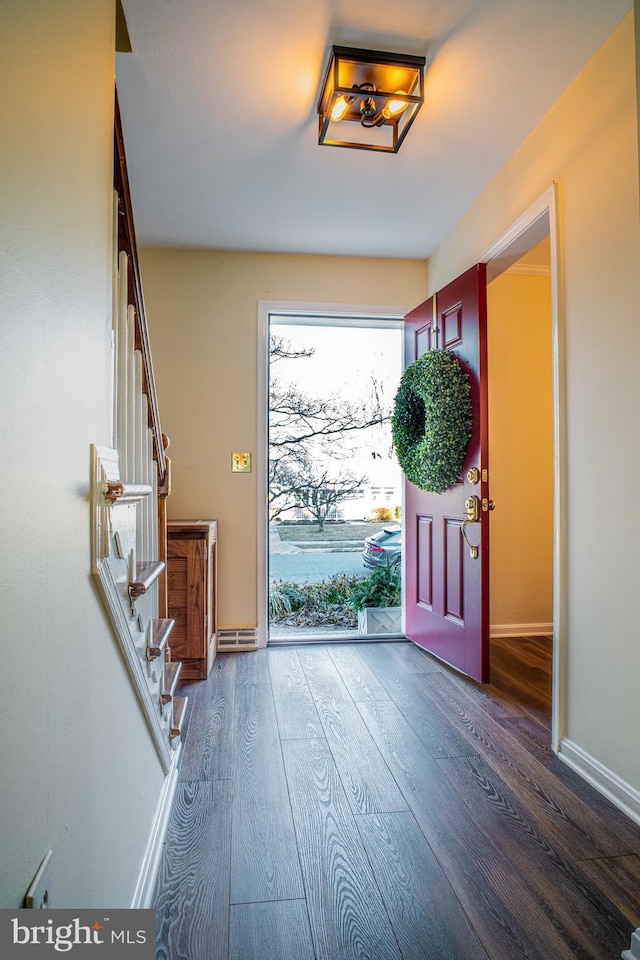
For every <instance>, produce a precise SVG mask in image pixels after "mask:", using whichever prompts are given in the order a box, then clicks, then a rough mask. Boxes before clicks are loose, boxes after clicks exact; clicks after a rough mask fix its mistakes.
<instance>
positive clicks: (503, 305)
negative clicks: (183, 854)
mask: <svg viewBox="0 0 640 960" xmlns="http://www.w3.org/2000/svg"><path fill="white" fill-rule="evenodd" d="M555 202H556V198H555V189H554V188H551V189H550V190H549V191H548V192H547V193H546V194H545V195H544V196H543V197H542V198H541V199H540V201H539V202H538V203H537V204H535V205H534V206H533V207H532V208H531V209H530V210H529V211H528V212H527V213H526V214H525V215H524V216H523V217H522V218H521V220H520V221H518V222H517V223H516V224H514V226H513V227H512V228H511V230H510V231H508V232H507V233H506V234H505V235H504V236H503V237H502V238H500V240H498V241H497V242H496V243H495V244H494V245H493V247H492V248H491V250H490V251H488V252H487V254H486V255H485V257H483V260H484V261H485V262H486V263H487V313H488V369H489V377H488V380H489V383H488V390H489V468H490V473H491V490H492V497H493V498H494V499H495V501H496V504H497V505H498V509H497V510H496V511H495V513H494V514H493V515H492V518H491V548H490V549H491V559H490V624H491V626H490V635H491V638H492V639H491V675H492V681H493V679H494V678H495V680H496V681H497V682H499V683H500V684H501V685H503V686H504V687H505V689H507V690H510V691H511V692H512V693H513V694H514V695H515V696H517V697H518V698H519V699H520V700H521V701H522V703H523V706H525V710H526V712H528V713H529V714H530V715H531V716H533V717H534V719H536V720H537V721H538V722H539V723H540V724H542V726H543V727H545V728H547V729H548V728H549V726H550V731H549V736H550V740H551V744H552V746H553V748H554V749H556V750H557V749H558V745H559V743H560V739H561V736H562V733H563V730H564V725H565V718H564V709H565V707H564V705H565V693H564V691H565V686H566V657H565V624H564V594H563V589H564V587H563V585H564V583H565V582H566V581H565V579H564V578H563V575H562V571H563V569H564V556H565V548H564V536H563V531H564V518H565V511H564V496H563V491H564V486H563V476H564V462H565V456H564V430H563V426H562V425H563V416H564V406H563V402H562V397H563V387H562V384H563V377H564V366H563V343H562V336H561V323H560V300H559V292H558V244H557V234H556V217H555ZM514 638H516V639H515V640H514ZM514 643H517V646H518V656H517V658H516V657H514V656H513V655H512V651H513V649H514V647H513V644H514ZM549 658H551V661H550V662H551V669H550V675H549ZM516 663H517V668H516V667H515V665H516ZM549 694H550V695H551V717H550V723H549V715H548V707H546V706H545V705H544V704H545V700H546V701H547V702H548V698H549Z"/></svg>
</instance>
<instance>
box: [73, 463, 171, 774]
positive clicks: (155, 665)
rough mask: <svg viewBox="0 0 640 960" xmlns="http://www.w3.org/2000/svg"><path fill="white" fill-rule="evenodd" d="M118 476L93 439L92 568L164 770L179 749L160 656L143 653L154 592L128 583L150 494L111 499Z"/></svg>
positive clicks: (150, 620)
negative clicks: (135, 592)
mask: <svg viewBox="0 0 640 960" xmlns="http://www.w3.org/2000/svg"><path fill="white" fill-rule="evenodd" d="M119 480H120V469H119V458H118V453H117V451H116V450H113V449H111V448H109V447H102V446H98V445H96V444H93V445H92V448H91V511H92V538H91V539H92V543H91V552H92V557H91V561H92V572H93V573H94V574H95V575H96V577H97V581H98V583H99V584H100V590H101V594H102V598H103V600H104V602H105V605H106V607H107V610H108V612H109V616H110V619H111V622H112V625H113V629H114V632H115V635H116V638H117V640H118V644H119V646H120V649H121V651H122V654H123V657H124V660H125V663H126V664H127V667H128V669H129V673H130V676H131V679H132V681H133V685H134V689H135V691H136V694H137V696H138V699H139V701H140V704H141V707H142V710H143V713H144V715H145V718H146V721H147V725H148V727H149V730H150V732H151V735H152V738H153V741H154V744H155V746H156V749H157V751H158V755H159V757H160V760H161V762H162V766H163V769H164V772H165V774H166V773H169V771H170V770H171V768H172V766H173V765H174V763H175V761H176V759H177V757H176V753H177V751H179V749H180V738H179V737H175V736H174V737H173V739H172V738H171V732H172V715H173V704H172V703H168V704H163V703H162V689H163V671H164V657H162V658H158V660H155V661H149V660H148V659H147V646H148V639H149V631H150V630H151V628H152V621H153V619H154V617H155V612H154V609H153V607H154V596H153V592H151V591H150V592H149V593H147V594H144V595H143V596H141V597H139V598H137V599H136V600H134V601H132V599H131V598H130V596H129V583H130V581H131V580H132V579H133V577H134V575H135V569H136V530H137V523H138V516H137V512H138V502H139V500H140V499H141V498H142V497H143V496H146V495H151V494H152V488H151V487H149V488H148V490H147V491H143V490H142V489H141V488H139V489H138V490H137V491H136V493H137V494H140V496H138V497H136V499H125V498H123V499H122V500H115V501H111V502H110V501H109V499H107V496H106V492H107V489H108V486H107V485H108V483H109V482H117V481H119Z"/></svg>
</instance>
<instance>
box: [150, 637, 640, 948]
mask: <svg viewBox="0 0 640 960" xmlns="http://www.w3.org/2000/svg"><path fill="white" fill-rule="evenodd" d="M550 646H551V645H550V641H549V640H547V639H544V638H543V639H530V640H506V639H501V640H497V641H494V642H493V646H492V660H491V663H492V682H491V684H488V685H486V686H481V685H479V684H476V683H474V682H472V681H468V680H465V679H463V678H462V677H460V676H459V675H458V674H457V673H455V671H453V670H450V669H448V668H447V667H446V666H444V665H442V664H440V663H439V662H438V661H436V660H435V659H433V658H432V657H430V656H429V655H427V654H425V653H424V652H423V651H422V650H420V649H418V648H417V647H415V646H413V645H411V644H409V643H371V644H356V645H352V646H334V645H331V644H326V645H318V646H315V645H314V646H299V647H273V648H269V649H268V650H261V651H258V652H257V653H240V654H223V655H220V656H218V658H217V659H216V661H215V663H214V667H213V671H212V674H211V676H210V678H209V680H208V681H206V682H203V683H199V684H190V685H189V690H188V692H189V696H190V718H189V724H188V729H187V733H186V737H185V745H184V749H183V754H182V759H181V768H180V775H179V783H178V787H177V791H176V798H175V802H174V807H173V812H172V817H171V822H170V825H169V829H168V833H167V839H166V843H165V850H164V854H163V860H162V864H161V868H160V873H159V877H158V884H157V889H156V896H155V904H156V908H157V912H158V957H159V958H166V960H365V958H369V960H391V958H394V960H400V958H403V960H432V958H433V960H435V958H448V960H522V958H532V960H533V958H537V960H575V958H593V960H613V958H618V957H620V953H621V951H622V950H626V949H628V948H629V943H630V937H631V933H632V931H633V930H634V929H635V928H636V927H638V926H640V827H638V826H636V825H635V824H634V823H632V822H631V821H630V820H629V819H628V818H626V817H625V816H624V815H623V814H622V813H621V812H620V811H619V810H618V809H617V808H615V807H613V806H612V805H611V804H609V803H608V802H607V801H606V800H605V799H604V798H603V797H601V796H600V795H599V794H598V793H596V792H595V791H594V790H593V789H592V788H591V787H590V786H589V785H588V784H587V783H585V782H584V781H583V780H581V779H580V778H579V777H578V776H577V775H576V774H575V773H573V771H572V770H570V769H569V768H568V767H567V766H566V765H565V764H564V763H562V761H560V760H559V759H558V757H556V756H555V754H554V753H553V751H552V750H551V747H550V692H551V659H550Z"/></svg>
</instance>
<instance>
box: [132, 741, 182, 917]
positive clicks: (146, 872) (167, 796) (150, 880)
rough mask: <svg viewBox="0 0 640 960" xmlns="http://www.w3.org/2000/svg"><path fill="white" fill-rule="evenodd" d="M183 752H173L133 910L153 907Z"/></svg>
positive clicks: (148, 843)
mask: <svg viewBox="0 0 640 960" xmlns="http://www.w3.org/2000/svg"><path fill="white" fill-rule="evenodd" d="M181 750H182V747H181V746H180V745H179V746H178V748H177V749H176V750H174V751H173V761H172V765H171V770H170V772H169V774H168V776H166V777H165V778H164V783H163V784H162V791H161V793H160V796H159V797H158V802H157V804H156V809H155V813H154V816H153V823H152V825H151V832H150V834H149V839H148V841H147V848H146V850H145V852H144V857H143V858H142V865H141V867H140V873H139V875H138V882H137V883H136V889H135V892H134V894H133V900H132V901H131V909H132V910H146V909H149V908H150V907H152V906H153V891H154V889H155V885H156V878H157V876H158V870H159V868H160V857H161V856H162V848H163V845H164V838H165V836H166V833H167V827H168V825H169V817H170V816H171V808H172V806H173V798H174V795H175V792H176V786H177V784H178V758H179V756H180V753H181Z"/></svg>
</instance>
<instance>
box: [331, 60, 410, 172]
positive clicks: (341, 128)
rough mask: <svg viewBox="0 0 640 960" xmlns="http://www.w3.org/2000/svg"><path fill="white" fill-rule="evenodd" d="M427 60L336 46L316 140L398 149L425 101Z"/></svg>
mask: <svg viewBox="0 0 640 960" xmlns="http://www.w3.org/2000/svg"><path fill="white" fill-rule="evenodd" d="M425 62H426V61H425V58H424V57H416V56H411V55H410V54H403V53H380V52H378V51H375V50H360V49H358V48H357V47H333V48H332V50H331V58H330V60H329V64H328V66H327V72H326V74H325V78H324V83H323V84H322V92H321V94H320V99H319V100H318V117H319V124H318V143H320V144H325V146H330V147H353V148H355V149H356V150H378V151H382V152H384V153H397V152H398V150H399V149H400V146H401V145H402V143H403V141H404V138H405V137H406V135H407V133H408V131H409V127H410V126H411V124H412V123H413V121H414V120H415V118H416V114H417V113H418V110H419V109H420V107H421V106H422V104H423V103H424V66H425Z"/></svg>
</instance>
